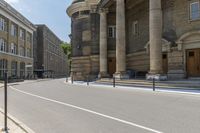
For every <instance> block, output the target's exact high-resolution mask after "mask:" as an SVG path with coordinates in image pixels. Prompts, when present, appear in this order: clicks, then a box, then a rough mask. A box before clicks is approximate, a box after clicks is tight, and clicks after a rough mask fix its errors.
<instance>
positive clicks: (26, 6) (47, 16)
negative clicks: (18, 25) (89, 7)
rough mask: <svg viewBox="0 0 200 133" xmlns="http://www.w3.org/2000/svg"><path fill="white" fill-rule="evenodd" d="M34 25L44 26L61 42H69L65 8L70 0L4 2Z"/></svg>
mask: <svg viewBox="0 0 200 133" xmlns="http://www.w3.org/2000/svg"><path fill="white" fill-rule="evenodd" d="M5 1H7V2H8V3H9V4H11V5H12V6H13V7H14V8H15V9H16V10H18V11H19V12H20V13H21V14H22V15H24V16H25V17H26V18H27V19H28V20H30V21H31V22H32V23H34V24H46V25H47V26H48V27H49V28H50V29H51V30H52V31H53V32H54V33H55V34H56V35H57V36H58V37H59V38H60V39H61V40H63V41H66V42H70V39H69V37H68V35H69V34H70V32H71V22H70V18H69V17H68V16H67V14H66V8H67V7H68V6H69V5H70V4H71V2H72V0H5Z"/></svg>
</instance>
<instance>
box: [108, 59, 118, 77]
mask: <svg viewBox="0 0 200 133" xmlns="http://www.w3.org/2000/svg"><path fill="white" fill-rule="evenodd" d="M115 72H116V58H108V73H109V75H110V76H111V77H112V76H113V74H114V73H115Z"/></svg>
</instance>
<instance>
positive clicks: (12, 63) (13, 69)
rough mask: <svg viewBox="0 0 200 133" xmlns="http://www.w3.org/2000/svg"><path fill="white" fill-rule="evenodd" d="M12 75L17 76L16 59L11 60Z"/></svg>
mask: <svg viewBox="0 0 200 133" xmlns="http://www.w3.org/2000/svg"><path fill="white" fill-rule="evenodd" d="M11 76H12V77H17V62H16V61H12V62H11Z"/></svg>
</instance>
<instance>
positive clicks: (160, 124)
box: [0, 79, 200, 133]
mask: <svg viewBox="0 0 200 133" xmlns="http://www.w3.org/2000/svg"><path fill="white" fill-rule="evenodd" d="M8 92H9V95H8V97H9V103H8V104H9V105H8V107H9V108H8V110H9V113H10V114H11V115H13V116H15V117H16V118H17V119H19V120H20V121H22V122H23V123H25V124H26V125H27V126H28V127H30V128H31V129H33V130H34V131H35V132H36V133H162V132H163V133H199V132H200V96H194V95H185V94H172V93H161V92H150V91H143V90H130V89H125V88H111V87H94V86H89V87H88V86H82V85H69V84H65V83H64V79H59V80H49V81H42V82H33V83H25V84H20V85H14V86H12V87H10V88H9V91H8ZM0 107H1V108H2V107H3V89H0Z"/></svg>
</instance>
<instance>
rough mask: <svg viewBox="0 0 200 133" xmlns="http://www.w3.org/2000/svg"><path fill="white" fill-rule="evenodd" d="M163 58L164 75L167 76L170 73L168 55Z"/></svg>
mask: <svg viewBox="0 0 200 133" xmlns="http://www.w3.org/2000/svg"><path fill="white" fill-rule="evenodd" d="M162 58H163V62H162V65H163V73H164V74H167V72H168V58H167V53H165V54H163V57H162Z"/></svg>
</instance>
